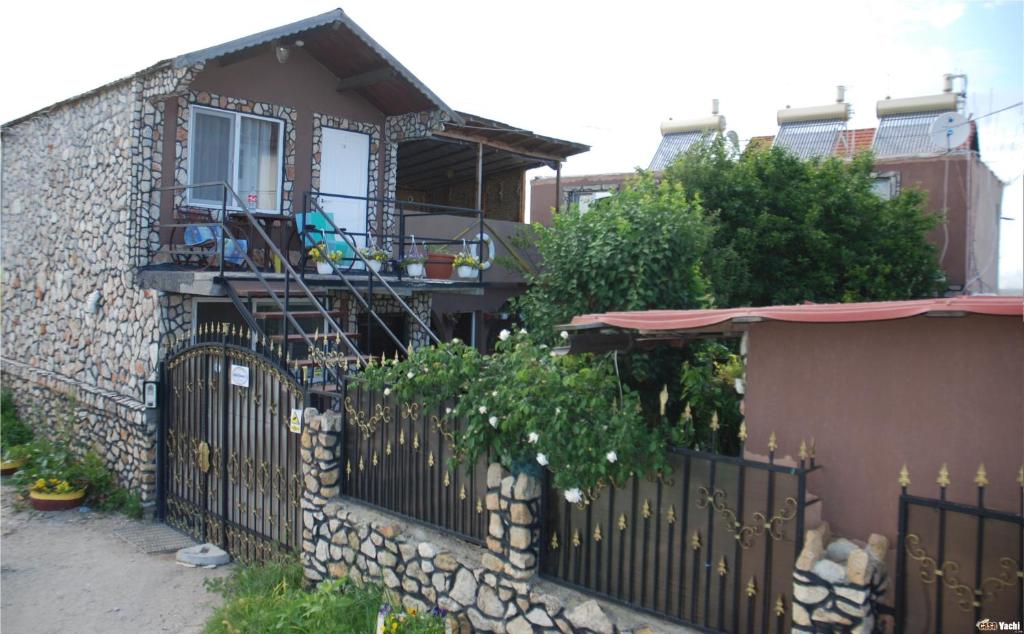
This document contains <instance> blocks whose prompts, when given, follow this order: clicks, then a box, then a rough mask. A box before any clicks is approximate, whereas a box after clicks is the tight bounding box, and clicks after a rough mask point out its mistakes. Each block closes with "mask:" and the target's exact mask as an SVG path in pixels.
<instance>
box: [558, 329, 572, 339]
mask: <svg viewBox="0 0 1024 634" xmlns="http://www.w3.org/2000/svg"><path fill="white" fill-rule="evenodd" d="M558 336H559V337H561V338H562V339H568V338H569V333H568V332H567V331H565V330H563V331H562V332H561V333H560V334H559V335H558Z"/></svg>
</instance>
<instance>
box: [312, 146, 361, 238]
mask: <svg viewBox="0 0 1024 634" xmlns="http://www.w3.org/2000/svg"><path fill="white" fill-rule="evenodd" d="M369 164H370V136H369V135H368V134H361V133H359V132H349V131H348V130H335V129H333V128H324V129H323V149H322V151H321V155H320V192H321V194H344V195H346V196H358V197H362V198H365V197H366V195H367V191H366V183H367V177H368V176H369V169H370V165H369ZM320 205H321V207H323V209H324V211H326V212H327V213H328V214H330V216H331V220H333V221H334V224H335V225H336V226H337V227H338V228H339V229H344V230H345V231H348V232H349V233H354V234H365V233H366V209H367V201H366V200H354V199H352V198H336V197H334V196H324V195H321V196H320ZM352 237H353V239H354V240H355V241H356V243H357V244H365V238H364V237H363V236H362V235H354V236H352Z"/></svg>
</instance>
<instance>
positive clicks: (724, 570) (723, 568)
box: [718, 555, 729, 577]
mask: <svg viewBox="0 0 1024 634" xmlns="http://www.w3.org/2000/svg"><path fill="white" fill-rule="evenodd" d="M727 574H729V567H728V566H727V565H726V564H725V555H722V558H721V559H719V560H718V576H719V577H724V576H725V575H727Z"/></svg>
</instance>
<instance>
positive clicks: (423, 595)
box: [301, 409, 650, 634]
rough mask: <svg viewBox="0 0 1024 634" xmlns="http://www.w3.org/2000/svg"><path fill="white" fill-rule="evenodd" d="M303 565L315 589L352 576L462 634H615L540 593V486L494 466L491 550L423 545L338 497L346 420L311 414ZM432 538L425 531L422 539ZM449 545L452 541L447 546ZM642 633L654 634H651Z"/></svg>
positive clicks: (588, 612) (306, 437) (588, 604)
mask: <svg viewBox="0 0 1024 634" xmlns="http://www.w3.org/2000/svg"><path fill="white" fill-rule="evenodd" d="M304 419H305V423H304V424H305V428H304V430H303V433H302V441H301V445H302V449H301V453H302V470H303V480H304V483H305V491H304V494H303V499H302V523H303V530H302V556H303V562H304V568H305V574H306V577H307V578H308V579H309V580H310V581H312V582H319V581H322V580H325V579H328V578H340V577H349V578H352V579H353V580H355V581H357V582H374V583H380V584H383V585H384V586H385V587H387V588H389V589H391V590H392V591H394V592H395V593H396V594H398V595H399V596H401V601H402V603H403V604H404V605H405V606H406V607H409V608H415V609H418V610H427V609H431V608H433V607H434V606H437V607H440V608H442V609H444V610H446V611H447V612H448V613H449V614H450V615H451V616H452V617H453V620H454V622H455V623H456V628H455V629H456V630H457V631H460V632H511V633H517V634H518V633H523V632H602V633H609V634H610V633H612V632H615V631H620V630H617V629H616V627H615V626H614V625H613V624H612V622H611V621H610V620H609V618H608V617H607V616H606V615H605V614H604V612H603V611H602V609H601V607H600V606H599V605H598V604H597V602H596V601H593V600H582V601H580V602H579V605H575V606H571V607H570V606H569V605H566V604H565V601H564V600H563V599H562V598H560V597H556V596H554V595H552V594H549V593H546V592H543V591H541V590H539V589H538V588H537V587H535V581H536V574H537V565H538V560H537V552H538V550H537V548H538V544H539V539H540V534H539V522H538V517H539V510H540V509H539V504H540V494H541V487H540V483H539V482H538V480H537V479H535V478H533V477H531V476H528V475H525V474H520V475H518V476H513V475H511V474H509V472H508V471H506V470H505V469H504V468H503V467H502V466H501V465H499V464H497V463H494V464H492V465H491V466H490V467H489V469H488V471H487V488H488V492H487V497H486V500H487V501H486V508H487V512H488V514H489V529H488V537H487V540H486V545H487V547H486V549H485V550H484V549H480V548H479V547H475V546H470V545H468V544H461V543H460V544H458V546H452V547H450V548H446V547H445V546H442V545H439V544H442V543H444V540H443V539H436V540H433V539H429V538H428V539H422V538H418V537H417V535H414V534H413V532H412V531H410V530H408V529H407V528H404V527H403V526H402V525H401V524H399V523H397V522H393V521H389V520H388V518H387V517H386V516H380V515H379V514H378V515H373V514H372V513H371V514H367V513H366V511H365V510H364V509H365V507H362V506H361V505H359V504H356V503H353V502H350V501H349V500H343V499H342V498H340V497H339V493H340V490H339V475H340V471H339V464H340V456H339V452H340V451H341V448H340V439H341V434H340V429H341V425H342V418H341V416H340V415H339V414H335V413H326V414H323V415H321V414H319V413H318V412H317V410H315V409H307V410H306V412H305V416H304ZM426 530H428V529H422V530H421V531H419V533H423V532H425V531H426ZM449 541H450V540H449ZM637 631H638V632H639V631H650V630H649V629H647V628H643V630H637Z"/></svg>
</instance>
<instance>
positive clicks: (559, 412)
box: [555, 407, 562, 416]
mask: <svg viewBox="0 0 1024 634" xmlns="http://www.w3.org/2000/svg"><path fill="white" fill-rule="evenodd" d="M561 413H562V408H561V407H556V408H555V416H558V415H559V414H561Z"/></svg>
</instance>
